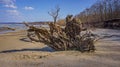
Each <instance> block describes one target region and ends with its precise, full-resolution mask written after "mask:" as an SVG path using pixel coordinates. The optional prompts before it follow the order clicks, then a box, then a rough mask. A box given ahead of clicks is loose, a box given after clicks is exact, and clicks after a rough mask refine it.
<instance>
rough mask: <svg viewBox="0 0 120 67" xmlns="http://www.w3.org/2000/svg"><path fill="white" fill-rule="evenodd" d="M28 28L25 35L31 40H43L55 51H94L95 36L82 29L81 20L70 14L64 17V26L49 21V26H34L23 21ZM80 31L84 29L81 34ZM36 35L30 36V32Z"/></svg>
mask: <svg viewBox="0 0 120 67" xmlns="http://www.w3.org/2000/svg"><path fill="white" fill-rule="evenodd" d="M24 24H25V25H26V26H27V27H29V29H28V30H27V32H28V34H27V36H28V37H29V38H30V39H31V40H32V41H37V42H43V43H45V44H46V45H47V46H49V47H51V48H53V49H54V50H56V51H64V50H79V51H81V52H85V51H88V52H94V51H95V46H94V40H95V38H94V37H93V36H91V32H88V30H87V29H83V27H82V24H81V22H79V21H77V19H76V18H73V17H72V15H68V16H67V17H66V25H65V27H64V28H62V27H61V26H59V25H57V24H55V23H49V24H48V25H49V28H50V29H46V28H43V27H42V28H36V27H34V26H30V25H28V24H27V23H24ZM82 31H86V32H85V33H84V34H81V32H82ZM31 32H34V33H33V34H34V35H35V36H37V38H34V37H32V35H31V34H30V33H31Z"/></svg>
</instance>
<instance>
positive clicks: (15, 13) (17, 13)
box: [6, 10, 19, 16]
mask: <svg viewBox="0 0 120 67" xmlns="http://www.w3.org/2000/svg"><path fill="white" fill-rule="evenodd" d="M6 12H7V13H8V14H10V15H13V16H19V11H17V10H7V11H6Z"/></svg>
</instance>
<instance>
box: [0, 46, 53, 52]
mask: <svg viewBox="0 0 120 67" xmlns="http://www.w3.org/2000/svg"><path fill="white" fill-rule="evenodd" d="M23 51H44V52H54V50H53V49H52V48H50V47H44V48H40V49H39V48H26V49H19V50H17V49H14V50H5V51H1V52H0V53H13V52H23Z"/></svg>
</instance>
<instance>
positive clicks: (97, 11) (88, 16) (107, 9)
mask: <svg viewBox="0 0 120 67" xmlns="http://www.w3.org/2000/svg"><path fill="white" fill-rule="evenodd" d="M76 17H78V18H80V19H81V21H82V22H83V23H93V24H99V25H100V24H102V22H103V21H107V20H111V19H116V18H120V0H99V1H97V2H96V3H95V4H93V5H92V6H91V7H90V8H87V9H85V10H84V11H83V12H81V13H80V14H78V15H77V16H76Z"/></svg>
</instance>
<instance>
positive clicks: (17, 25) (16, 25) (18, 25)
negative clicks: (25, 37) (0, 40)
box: [0, 24, 49, 34]
mask: <svg viewBox="0 0 120 67" xmlns="http://www.w3.org/2000/svg"><path fill="white" fill-rule="evenodd" d="M33 26H35V27H38V28H39V27H46V28H48V27H49V26H48V25H33ZM0 27H10V28H13V29H15V31H19V30H26V29H27V27H26V26H25V25H24V24H0ZM15 31H12V30H0V34H4V33H7V32H15Z"/></svg>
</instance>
